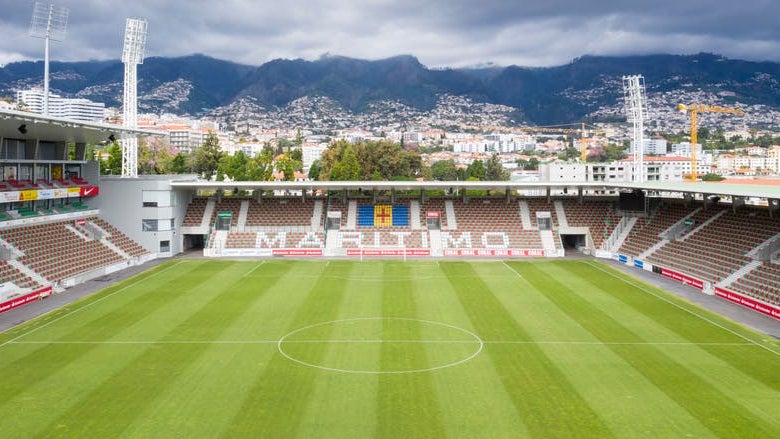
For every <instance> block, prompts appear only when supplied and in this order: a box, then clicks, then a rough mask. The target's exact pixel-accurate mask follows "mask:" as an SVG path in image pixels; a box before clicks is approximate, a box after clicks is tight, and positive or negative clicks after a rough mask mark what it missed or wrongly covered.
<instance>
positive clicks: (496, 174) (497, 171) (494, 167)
mask: <svg viewBox="0 0 780 439" xmlns="http://www.w3.org/2000/svg"><path fill="white" fill-rule="evenodd" d="M485 180H487V181H506V180H509V173H508V172H507V171H506V169H504V166H503V165H502V164H501V159H500V158H499V157H498V154H493V155H492V156H490V158H489V159H488V160H487V162H485Z"/></svg>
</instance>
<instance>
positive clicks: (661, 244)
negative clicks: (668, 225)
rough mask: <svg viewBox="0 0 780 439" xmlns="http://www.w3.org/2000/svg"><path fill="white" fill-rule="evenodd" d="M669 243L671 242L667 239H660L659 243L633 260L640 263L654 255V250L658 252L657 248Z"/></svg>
mask: <svg viewBox="0 0 780 439" xmlns="http://www.w3.org/2000/svg"><path fill="white" fill-rule="evenodd" d="M669 242H671V241H669V240H668V239H662V240H661V242H658V243H656V244H655V245H654V246H652V247H650V248H649V249H647V250H646V251H645V252H644V253H642V254H641V255H639V256H637V257H636V258H635V259H639V260H640V261H644V260H645V259H647V258H648V257H649V256H650V255H652V254H653V253H655V251H656V250H658V249H659V248H661V247H663V246H665V245H666V244H667V243H669Z"/></svg>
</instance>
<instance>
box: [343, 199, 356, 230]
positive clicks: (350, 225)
mask: <svg viewBox="0 0 780 439" xmlns="http://www.w3.org/2000/svg"><path fill="white" fill-rule="evenodd" d="M345 228H346V229H348V230H355V229H356V228H357V201H355V200H349V207H347V227H345Z"/></svg>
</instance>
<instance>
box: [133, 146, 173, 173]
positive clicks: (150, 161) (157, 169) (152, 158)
mask: <svg viewBox="0 0 780 439" xmlns="http://www.w3.org/2000/svg"><path fill="white" fill-rule="evenodd" d="M171 161H173V149H172V147H171V144H170V143H168V142H166V141H163V140H162V139H160V138H157V137H151V138H148V139H147V140H146V141H141V142H140V143H139V144H138V173H139V174H166V173H168V172H170V168H171Z"/></svg>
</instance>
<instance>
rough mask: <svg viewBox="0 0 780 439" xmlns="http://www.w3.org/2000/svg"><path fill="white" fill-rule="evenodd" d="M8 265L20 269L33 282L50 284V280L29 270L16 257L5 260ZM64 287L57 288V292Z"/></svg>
mask: <svg viewBox="0 0 780 439" xmlns="http://www.w3.org/2000/svg"><path fill="white" fill-rule="evenodd" d="M5 262H6V263H7V264H8V265H10V266H12V267H14V268H16V269H17V270H19V271H21V272H22V273H23V274H24V275H25V276H28V277H30V278H32V279H33V280H34V281H35V282H38V283H39V284H41V285H51V282H49V281H48V280H47V279H46V278H44V277H43V276H41V275H40V274H38V273H37V272H35V271H33V270H31V269H30V268H29V267H27V266H26V265H24V264H22V263H21V262H19V261H17V260H16V259H8V260H7V261H5ZM64 290H65V289H64V288H62V289H60V290H58V291H57V292H58V293H59V292H62V291H64Z"/></svg>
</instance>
